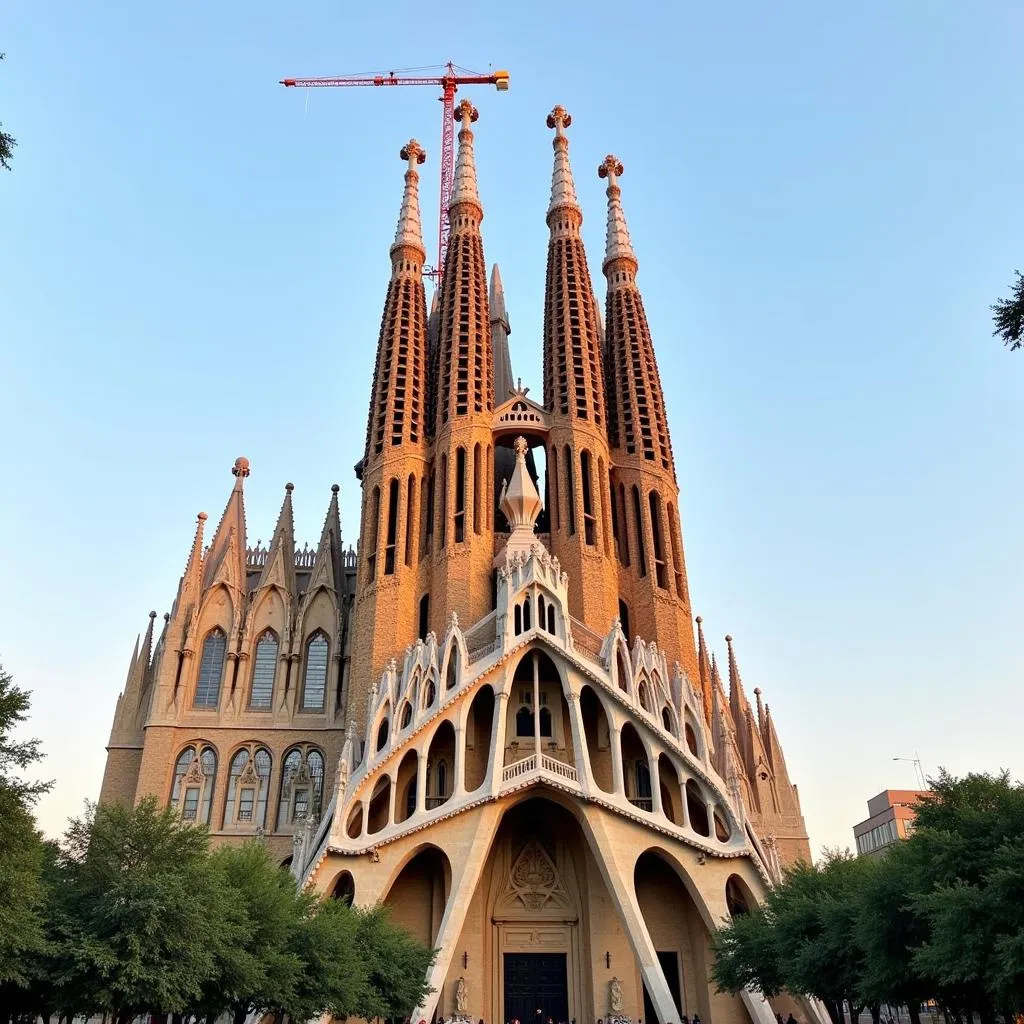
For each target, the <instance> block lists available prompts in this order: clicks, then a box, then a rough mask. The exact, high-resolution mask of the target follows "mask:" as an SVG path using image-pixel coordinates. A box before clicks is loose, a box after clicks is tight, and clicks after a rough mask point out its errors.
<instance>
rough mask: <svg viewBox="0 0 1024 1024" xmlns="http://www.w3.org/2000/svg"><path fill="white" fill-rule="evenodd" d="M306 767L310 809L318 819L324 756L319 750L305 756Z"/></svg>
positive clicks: (322, 791) (322, 794) (322, 784)
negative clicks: (307, 770)
mask: <svg viewBox="0 0 1024 1024" xmlns="http://www.w3.org/2000/svg"><path fill="white" fill-rule="evenodd" d="M306 767H307V768H308V769H309V788H310V809H311V810H312V812H313V815H314V816H315V817H317V818H319V817H320V809H321V806H322V804H323V797H324V755H323V754H321V753H320V751H319V750H311V751H310V752H309V753H308V754H307V755H306Z"/></svg>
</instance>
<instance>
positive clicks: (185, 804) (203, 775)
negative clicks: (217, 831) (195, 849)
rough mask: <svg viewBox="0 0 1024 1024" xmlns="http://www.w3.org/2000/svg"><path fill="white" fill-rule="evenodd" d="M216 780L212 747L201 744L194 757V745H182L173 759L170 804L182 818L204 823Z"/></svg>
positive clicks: (215, 755)
mask: <svg viewBox="0 0 1024 1024" xmlns="http://www.w3.org/2000/svg"><path fill="white" fill-rule="evenodd" d="M216 780H217V754H216V753H215V751H214V749H213V747H206V746H204V747H203V748H202V753H200V755H199V757H198V758H197V757H196V747H194V746H192V747H186V748H185V749H184V750H183V751H182V752H181V753H180V754H179V755H178V759H177V760H176V761H175V762H174V781H173V783H172V784H171V806H172V807H174V809H175V810H176V811H177V812H178V814H180V815H181V817H182V818H183V819H184V820H185V821H197V822H201V823H202V824H204V825H208V824H209V823H210V805H211V803H212V801H213V788H214V784H215V782H216Z"/></svg>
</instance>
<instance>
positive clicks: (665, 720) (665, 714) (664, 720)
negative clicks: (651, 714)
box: [661, 707, 673, 732]
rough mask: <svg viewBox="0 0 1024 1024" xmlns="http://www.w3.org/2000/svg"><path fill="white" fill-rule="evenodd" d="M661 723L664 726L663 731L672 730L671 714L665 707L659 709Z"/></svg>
mask: <svg viewBox="0 0 1024 1024" xmlns="http://www.w3.org/2000/svg"><path fill="white" fill-rule="evenodd" d="M661 724H662V725H663V726H664V727H665V732H672V731H673V729H672V714H671V712H670V711H669V709H668V708H667V707H664V708H662V709H661Z"/></svg>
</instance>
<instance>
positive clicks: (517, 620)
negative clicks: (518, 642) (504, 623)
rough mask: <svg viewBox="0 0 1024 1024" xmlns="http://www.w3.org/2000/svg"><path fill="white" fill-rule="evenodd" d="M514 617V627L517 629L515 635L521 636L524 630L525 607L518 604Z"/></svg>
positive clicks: (513, 613)
mask: <svg viewBox="0 0 1024 1024" xmlns="http://www.w3.org/2000/svg"><path fill="white" fill-rule="evenodd" d="M512 618H513V620H514V622H513V629H514V630H515V635H516V636H519V634H520V633H522V631H523V609H522V608H521V607H520V606H519V605H518V604H517V605H516V606H515V609H514V610H513V612H512Z"/></svg>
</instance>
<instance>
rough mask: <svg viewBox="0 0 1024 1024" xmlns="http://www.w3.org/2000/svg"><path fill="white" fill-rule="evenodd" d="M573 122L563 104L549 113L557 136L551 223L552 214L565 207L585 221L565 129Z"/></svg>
mask: <svg viewBox="0 0 1024 1024" xmlns="http://www.w3.org/2000/svg"><path fill="white" fill-rule="evenodd" d="M571 124H572V115H571V114H570V113H569V112H568V111H567V110H566V109H565V107H563V106H556V107H555V108H554V110H552V111H551V113H550V114H548V127H549V128H554V130H555V137H554V139H552V140H551V145H552V148H553V149H554V151H555V165H554V167H553V168H552V171H551V202H550V203H548V224H549V225H550V224H551V215H552V214H553V213H556V212H557V211H558V210H561V209H563V208H565V207H569V208H571V209H573V210H575V211H576V212H577V213H579V214H580V218H579V219H580V223H582V221H583V214H582V212H580V207H579V203H578V202H577V201H576V184H575V182H574V181H573V180H572V168H571V167H570V166H569V139H568V137H567V136H566V134H565V129H566V128H568V127H569V126H570V125H571ZM578 227H579V225H578V224H577V228H578Z"/></svg>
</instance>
